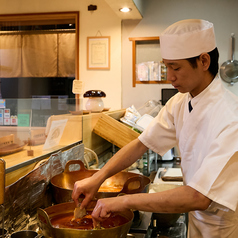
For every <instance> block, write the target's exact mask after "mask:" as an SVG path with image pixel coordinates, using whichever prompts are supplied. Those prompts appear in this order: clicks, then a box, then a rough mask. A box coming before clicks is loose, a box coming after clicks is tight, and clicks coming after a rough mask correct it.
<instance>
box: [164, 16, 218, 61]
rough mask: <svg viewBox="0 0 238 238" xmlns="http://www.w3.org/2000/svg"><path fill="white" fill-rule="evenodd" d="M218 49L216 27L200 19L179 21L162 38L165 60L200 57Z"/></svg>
mask: <svg viewBox="0 0 238 238" xmlns="http://www.w3.org/2000/svg"><path fill="white" fill-rule="evenodd" d="M215 48H216V39H215V33H214V27H213V24H212V23H211V22H208V21H205V20H200V19H188V20H182V21H178V22H176V23H174V24H172V25H171V26H169V27H168V28H167V29H166V30H165V31H164V32H163V33H162V34H161V36H160V49H161V56H162V58H163V59H169V60H176V59H187V58H191V57H195V56H199V55H200V54H202V53H205V52H210V51H212V50H214V49H215Z"/></svg>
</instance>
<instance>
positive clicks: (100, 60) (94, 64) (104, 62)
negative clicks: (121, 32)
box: [87, 36, 110, 69]
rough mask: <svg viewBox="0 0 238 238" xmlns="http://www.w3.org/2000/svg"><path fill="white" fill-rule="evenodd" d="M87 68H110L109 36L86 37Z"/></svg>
mask: <svg viewBox="0 0 238 238" xmlns="http://www.w3.org/2000/svg"><path fill="white" fill-rule="evenodd" d="M87 69H110V36H95V37H87Z"/></svg>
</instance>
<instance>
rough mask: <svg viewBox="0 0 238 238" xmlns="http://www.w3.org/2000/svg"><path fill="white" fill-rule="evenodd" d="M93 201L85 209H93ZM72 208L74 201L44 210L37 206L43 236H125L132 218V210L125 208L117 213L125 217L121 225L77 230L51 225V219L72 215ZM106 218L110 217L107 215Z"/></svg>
mask: <svg viewBox="0 0 238 238" xmlns="http://www.w3.org/2000/svg"><path fill="white" fill-rule="evenodd" d="M95 203H96V201H91V202H90V204H89V205H88V206H87V210H90V209H93V207H94V206H95ZM74 209H75V203H74V202H67V203H61V204H57V205H54V206H51V207H48V208H45V209H44V210H43V209H41V208H38V210H37V214H38V221H39V226H40V228H41V230H42V233H43V234H44V236H45V237H52V238H74V237H80V238H94V237H97V238H112V237H113V238H125V237H126V235H127V233H128V231H129V229H130V227H131V223H132V220H133V212H132V211H131V210H126V211H123V212H120V213H119V215H120V216H119V217H121V218H123V221H124V220H125V218H126V222H123V223H121V225H119V226H115V227H112V228H104V229H99V230H93V229H92V230H79V229H71V228H56V227H54V226H53V225H52V222H51V221H53V220H54V219H57V217H60V216H64V215H65V214H72V216H73V211H74ZM108 219H111V218H110V217H109V218H108ZM59 221H60V220H59Z"/></svg>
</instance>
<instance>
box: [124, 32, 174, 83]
mask: <svg viewBox="0 0 238 238" xmlns="http://www.w3.org/2000/svg"><path fill="white" fill-rule="evenodd" d="M129 40H130V41H131V42H132V79H133V80H132V86H133V87H135V86H136V84H170V82H169V81H167V80H161V81H138V80H137V79H136V64H137V62H136V58H137V53H136V47H137V46H138V45H142V44H159V42H160V38H159V36H152V37H130V38H129Z"/></svg>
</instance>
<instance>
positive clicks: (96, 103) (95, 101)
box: [85, 97, 104, 112]
mask: <svg viewBox="0 0 238 238" xmlns="http://www.w3.org/2000/svg"><path fill="white" fill-rule="evenodd" d="M85 107H86V109H87V110H88V111H91V112H102V111H103V109H104V103H103V100H102V98H100V97H90V98H89V99H88V101H87V102H86V105H85Z"/></svg>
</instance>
